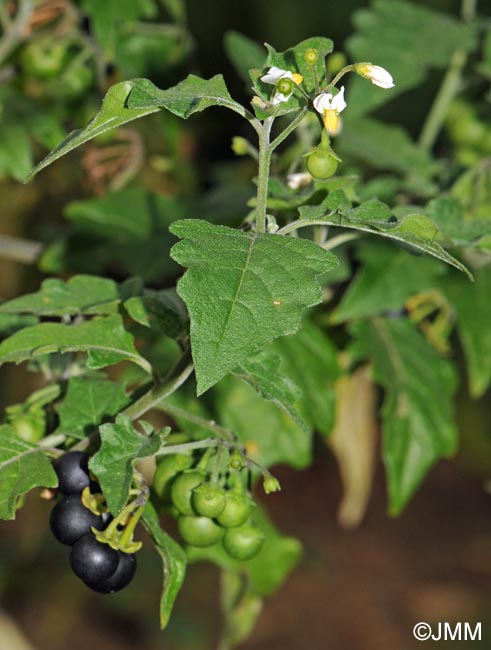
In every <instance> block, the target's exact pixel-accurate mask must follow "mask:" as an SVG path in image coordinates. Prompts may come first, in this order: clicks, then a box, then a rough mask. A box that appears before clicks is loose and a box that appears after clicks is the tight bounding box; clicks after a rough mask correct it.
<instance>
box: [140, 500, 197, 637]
mask: <svg viewBox="0 0 491 650" xmlns="http://www.w3.org/2000/svg"><path fill="white" fill-rule="evenodd" d="M142 521H143V525H144V526H145V528H146V529H147V530H148V532H149V533H150V535H151V537H152V539H153V541H154V543H155V547H156V549H157V551H158V553H159V555H160V557H161V558H162V562H163V567H164V585H163V589H162V597H161V599H160V626H161V628H162V629H164V628H165V627H167V624H168V623H169V620H170V616H171V613H172V608H173V607H174V602H175V600H176V598H177V596H178V594H179V591H180V589H181V586H182V583H183V582H184V578H185V576H186V565H187V558H186V554H185V552H184V551H183V549H182V548H181V547H180V546H179V544H177V542H175V541H174V540H173V539H172V537H169V535H167V533H165V532H164V531H163V530H162V528H161V527H160V524H159V518H158V515H157V512H156V510H155V508H154V507H153V505H152V504H151V503H150V501H149V502H148V503H147V505H146V508H145V512H144V515H143V519H142Z"/></svg>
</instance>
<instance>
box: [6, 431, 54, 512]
mask: <svg viewBox="0 0 491 650" xmlns="http://www.w3.org/2000/svg"><path fill="white" fill-rule="evenodd" d="M57 485H58V477H57V476H56V473H55V471H54V469H53V466H52V465H51V461H50V459H49V458H48V457H47V456H46V452H45V451H43V449H42V448H40V447H38V445H33V444H31V443H30V442H26V441H25V440H21V439H20V438H18V437H17V436H16V435H15V433H14V431H13V429H12V427H10V426H8V425H3V426H0V518H1V519H15V509H16V505H17V499H18V497H20V496H22V495H23V494H25V493H26V492H28V491H29V490H31V489H32V488H34V487H38V486H42V487H50V488H52V487H56V486H57Z"/></svg>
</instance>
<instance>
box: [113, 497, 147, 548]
mask: <svg viewBox="0 0 491 650" xmlns="http://www.w3.org/2000/svg"><path fill="white" fill-rule="evenodd" d="M144 512H145V506H144V505H141V506H139V507H138V508H137V509H136V510H135V511H134V512H133V513H132V515H131V518H130V520H129V522H128V523H127V524H126V526H125V529H124V531H123V533H122V534H121V537H120V539H119V543H120V546H121V548H122V549H123V550H124V549H125V548H126V545H127V544H129V543H130V542H131V540H132V539H133V533H134V532H135V528H136V526H137V524H138V522H139V521H140V517H141V516H142V515H143V513H144Z"/></svg>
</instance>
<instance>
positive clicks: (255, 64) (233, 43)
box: [224, 30, 266, 83]
mask: <svg viewBox="0 0 491 650" xmlns="http://www.w3.org/2000/svg"><path fill="white" fill-rule="evenodd" d="M224 44H225V52H226V53H227V56H228V58H229V59H230V61H231V62H232V63H233V65H234V67H235V70H236V72H237V74H238V75H239V77H241V78H242V80H243V81H245V82H246V83H249V82H250V80H251V79H250V76H249V70H251V69H253V68H262V67H263V65H264V60H265V59H266V52H265V50H264V47H263V46H262V45H260V44H259V43H256V41H253V40H252V38H249V37H248V36H244V34H241V33H240V32H235V31H233V30H231V31H229V32H227V33H226V34H225V43H224Z"/></svg>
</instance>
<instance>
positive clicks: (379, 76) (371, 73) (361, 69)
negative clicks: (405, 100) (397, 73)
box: [355, 63, 394, 88]
mask: <svg viewBox="0 0 491 650" xmlns="http://www.w3.org/2000/svg"><path fill="white" fill-rule="evenodd" d="M355 69H356V72H357V73H358V74H360V75H361V76H362V77H366V79H370V81H371V82H372V83H373V84H375V86H379V87H380V88H393V87H394V80H393V79H392V75H391V74H390V72H389V71H388V70H386V69H385V68H382V66H380V65H373V64H372V63H358V64H357V66H356V68H355Z"/></svg>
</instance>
